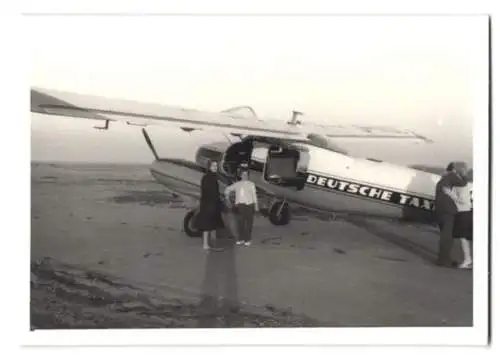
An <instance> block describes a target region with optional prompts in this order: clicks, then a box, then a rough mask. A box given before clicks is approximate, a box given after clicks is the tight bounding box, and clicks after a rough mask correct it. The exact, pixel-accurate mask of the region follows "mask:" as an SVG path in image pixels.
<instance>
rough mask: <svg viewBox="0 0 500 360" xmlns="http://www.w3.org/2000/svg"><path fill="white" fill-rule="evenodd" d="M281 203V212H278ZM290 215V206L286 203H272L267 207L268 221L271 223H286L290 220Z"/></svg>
mask: <svg viewBox="0 0 500 360" xmlns="http://www.w3.org/2000/svg"><path fill="white" fill-rule="evenodd" d="M282 205H283V207H282V209H281V213H279V214H278V212H279V210H280V207H281V206H282ZM291 217H292V215H291V213H290V208H289V206H288V203H287V202H285V203H284V204H283V203H274V204H273V205H272V206H271V208H270V209H269V221H270V222H271V224H273V225H278V226H280V225H287V224H288V223H289V222H290V219H291Z"/></svg>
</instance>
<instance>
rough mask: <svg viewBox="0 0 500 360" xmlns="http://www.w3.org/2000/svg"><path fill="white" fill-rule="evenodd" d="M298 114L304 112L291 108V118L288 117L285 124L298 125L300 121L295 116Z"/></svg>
mask: <svg viewBox="0 0 500 360" xmlns="http://www.w3.org/2000/svg"><path fill="white" fill-rule="evenodd" d="M299 115H304V113H303V112H300V111H296V110H293V111H292V118H291V119H290V121H287V124H288V125H300V124H301V123H302V122H301V121H300V120H298V119H297V117H298V116H299Z"/></svg>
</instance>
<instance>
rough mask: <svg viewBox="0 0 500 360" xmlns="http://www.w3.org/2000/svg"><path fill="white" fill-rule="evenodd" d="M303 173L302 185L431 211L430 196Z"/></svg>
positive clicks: (256, 166)
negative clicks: (304, 177)
mask: <svg viewBox="0 0 500 360" xmlns="http://www.w3.org/2000/svg"><path fill="white" fill-rule="evenodd" d="M158 162H159V163H162V162H164V163H171V164H174V165H179V166H183V167H186V168H188V169H191V170H195V171H199V172H201V173H204V172H205V171H206V169H205V168H204V167H203V166H201V165H199V164H196V163H193V162H191V161H187V160H182V159H160V160H158ZM263 168H264V163H261V162H259V161H256V160H252V162H251V164H250V169H251V170H253V171H255V172H258V173H262V171H263ZM151 171H152V172H156V173H158V174H159V175H163V176H167V177H170V178H173V177H172V176H169V175H168V174H167V173H164V172H161V171H158V170H151ZM306 175H307V179H306V186H312V187H315V188H321V189H323V190H326V191H329V192H336V193H342V194H343V195H344V196H349V197H355V198H362V199H363V200H369V201H376V202H379V203H384V204H386V205H391V206H397V207H401V208H410V209H417V210H423V211H426V212H430V211H434V201H433V200H432V199H429V198H426V197H422V196H417V195H415V194H412V193H409V192H400V191H396V190H395V189H393V188H383V187H378V186H373V185H371V184H367V183H359V182H356V181H352V180H348V179H345V178H339V177H328V176H324V175H321V174H320V173H317V172H315V173H311V172H308V173H307V174H306ZM218 180H219V181H220V182H221V183H222V184H223V185H225V186H228V185H230V184H232V183H233V180H232V179H230V178H229V177H227V176H225V175H223V174H222V173H220V172H219V173H218ZM188 184H190V185H199V184H192V183H189V182H188ZM261 191H262V190H261ZM261 191H259V192H261Z"/></svg>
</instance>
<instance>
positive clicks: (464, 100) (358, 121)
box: [4, 14, 489, 344]
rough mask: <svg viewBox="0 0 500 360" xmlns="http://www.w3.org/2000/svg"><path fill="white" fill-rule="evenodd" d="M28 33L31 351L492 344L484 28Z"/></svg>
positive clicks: (144, 25) (149, 20) (128, 27)
mask: <svg viewBox="0 0 500 360" xmlns="http://www.w3.org/2000/svg"><path fill="white" fill-rule="evenodd" d="M24 21H25V23H26V24H27V25H29V28H30V29H32V30H31V34H30V42H29V44H28V48H29V50H28V60H27V64H28V66H29V75H28V77H27V81H28V82H29V87H30V96H29V97H30V114H29V117H28V119H29V121H30V143H31V154H30V157H31V165H30V166H31V169H30V179H31V183H30V188H31V190H30V203H31V205H30V207H31V214H30V219H31V225H30V229H31V230H30V231H31V233H30V240H29V257H30V260H29V263H30V286H29V325H28V324H26V326H27V330H29V337H30V341H32V342H34V343H38V344H41V343H44V341H47V342H48V343H52V344H57V343H58V341H62V339H61V338H58V336H57V334H58V333H59V332H60V331H64V333H65V334H69V335H67V336H68V337H67V339H72V340H71V341H72V342H73V343H75V344H76V343H77V340H75V339H76V338H72V336H76V335H74V334H75V331H76V330H78V331H81V330H89V331H90V332H89V334H93V332H92V331H97V330H122V331H123V330H134V331H138V332H137V334H143V335H137V336H136V337H135V339H134V338H132V339H131V341H137V342H139V341H143V340H144V341H146V342H147V341H151V342H153V340H152V339H153V338H152V337H150V336H149V335H148V334H151V333H148V332H147V331H153V330H165V331H167V330H168V331H173V330H180V329H182V330H184V331H188V332H178V333H175V334H177V335H174V333H171V334H172V336H165V337H164V340H165V341H166V342H168V343H170V344H174V343H176V342H177V341H179V342H180V343H189V342H190V343H195V342H198V340H199V339H200V337H201V338H202V339H201V342H202V343H205V344H207V343H210V344H212V343H218V344H219V343H220V344H223V343H226V342H231V341H240V342H241V341H242V342H244V343H247V344H258V343H262V342H269V341H272V339H273V336H274V335H273V334H274V333H273V332H258V331H264V330H265V331H270V330H273V331H274V330H276V331H281V330H285V329H297V331H309V330H311V331H312V330H314V331H316V330H317V331H318V333H317V335H313V333H310V332H304V335H303V336H302V337H300V336H297V338H298V340H296V341H297V343H302V342H304V341H305V342H307V341H312V342H315V341H317V342H320V343H324V342H339V343H349V344H356V343H358V342H360V343H362V342H361V341H358V340H357V339H354V338H353V339H350V340H346V338H345V337H344V336H343V335H341V332H342V331H351V330H356V329H360V328H361V329H362V331H366V334H373V335H369V336H368V337H369V338H370V339H364V340H366V341H373V342H377V341H382V342H384V341H385V342H386V343H387V344H390V343H391V342H392V341H391V340H390V339H388V338H386V337H385V335H383V334H384V331H389V330H390V329H394V328H398V329H400V333H399V334H400V336H402V338H401V339H399V340H394V342H395V343H398V344H407V343H412V342H417V343H418V342H419V341H421V342H424V343H428V344H440V342H444V343H446V344H462V343H461V342H460V341H461V340H458V338H459V335H460V334H462V335H460V336H462V338H465V342H466V343H467V344H468V343H470V344H485V343H486V342H487V323H488V317H489V313H488V311H489V308H488V289H487V282H488V280H487V276H488V266H489V263H488V261H489V260H488V259H489V253H488V251H489V250H488V249H489V248H488V246H489V243H488V242H489V240H488V239H489V234H488V226H489V214H488V196H489V195H488V193H487V190H488V188H489V185H488V178H487V175H486V174H487V170H488V158H487V156H488V154H487V151H488V141H489V140H488V139H489V133H488V122H489V120H488V93H489V88H488V77H489V72H488V71H489V70H488V61H489V60H488V58H489V45H488V41H489V17H488V16H487V15H475V16H473V15H469V16H460V15H456V16H452V15H449V16H448V15H401V16H398V15H354V14H353V15H303V16H300V15H281V16H280V15H273V16H270V15H263V14H261V15H259V14H256V15H242V14H240V15H238V14H236V15H223V14H218V15H217V14H212V15H209V16H208V15H207V16H202V15H200V16H189V15H165V16H160V15H158V16H147V15H145V16H139V15H138V16H123V17H120V16H105V15H86V16H76V15H64V16H63V15H57V16H56V15H43V14H38V15H35V14H32V15H27V16H25V19H24ZM474 173H476V184H475V185H474ZM478 184H479V185H478ZM474 208H476V210H477V211H479V213H476V215H474ZM478 214H480V215H479V216H478ZM474 237H476V239H474ZM4 256H8V255H4ZM478 279H479V280H478ZM478 294H480V296H481V298H480V300H478V298H477V296H478ZM215 329H217V330H221V329H224V330H226V331H228V332H227V333H224V334H227V335H220V334H221V333H218V332H214V330H215ZM238 329H245V330H254V331H255V332H252V333H248V334H255V335H248V336H247V335H242V336H241V337H238V340H234V339H235V338H234V336H236V335H235V334H237V333H235V332H229V331H235V330H238ZM195 330H196V331H201V330H203V331H204V332H203V334H207V335H206V336H205V335H203V336H201V335H199V334H198V335H197V337H196V340H195V338H189V331H195ZM421 330H422V331H423V330H425V332H424V331H423V332H422V334H423V335H422V337H419V336H420V335H418V336H417V335H411V334H420V332H418V331H421ZM445 330H450V331H452V332H453V334H455V335H450V336H449V337H442V338H439V336H440V335H439V336H437V335H434V334H444V331H445ZM143 331H144V332H143ZM326 331H335V334H338V335H328V333H327V332H326ZM411 331H417V332H415V333H411ZM372 332H373V333H372ZM159 334H162V333H158V336H157V337H155V340H154V343H155V344H157V343H159V341H161V340H159V339H160V338H161V336H160V335H159ZM168 334H170V333H168ZM332 334H334V333H332ZM456 334H459V335H456ZM37 336H38V337H40V338H39V339H38V340H34V339H35V338H36V337H37ZM89 336H90V335H89ZM176 336H177V337H176ZM281 336H282V337H281V338H280V339H281V341H282V342H283V341H284V343H289V344H290V343H294V341H295V340H291V338H290V339H288V338H287V336H286V335H281ZM405 336H407V337H405ZM443 336H444V335H443ZM120 337H121V335H117V336H116V337H115V338H114V340H116V341H117V342H118V343H120V342H121V341H124V340H122V339H120ZM40 339H42V340H40ZM189 339H190V340H189ZM210 339H211V340H210ZM440 339H441V340H440ZM85 341H88V343H89V344H90V343H92V342H93V341H98V342H100V341H104V340H102V338H100V335H99V332H96V333H95V336H93V335H92V336H91V337H89V338H87V340H85Z"/></svg>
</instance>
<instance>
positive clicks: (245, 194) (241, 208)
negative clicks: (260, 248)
mask: <svg viewBox="0 0 500 360" xmlns="http://www.w3.org/2000/svg"><path fill="white" fill-rule="evenodd" d="M240 176H241V180H240V181H237V182H235V183H234V184H232V185H229V186H228V187H226V189H225V190H224V195H225V198H226V201H227V202H229V196H230V194H231V193H234V195H235V200H234V204H235V207H236V214H235V216H236V228H237V232H238V234H237V236H236V244H237V245H241V244H245V245H246V246H250V245H251V243H252V227H253V219H254V214H255V212H257V211H259V205H258V201H257V190H256V188H255V184H254V183H253V182H252V181H250V180H249V179H248V176H249V174H248V170H246V169H244V170H242V171H241V173H240Z"/></svg>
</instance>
